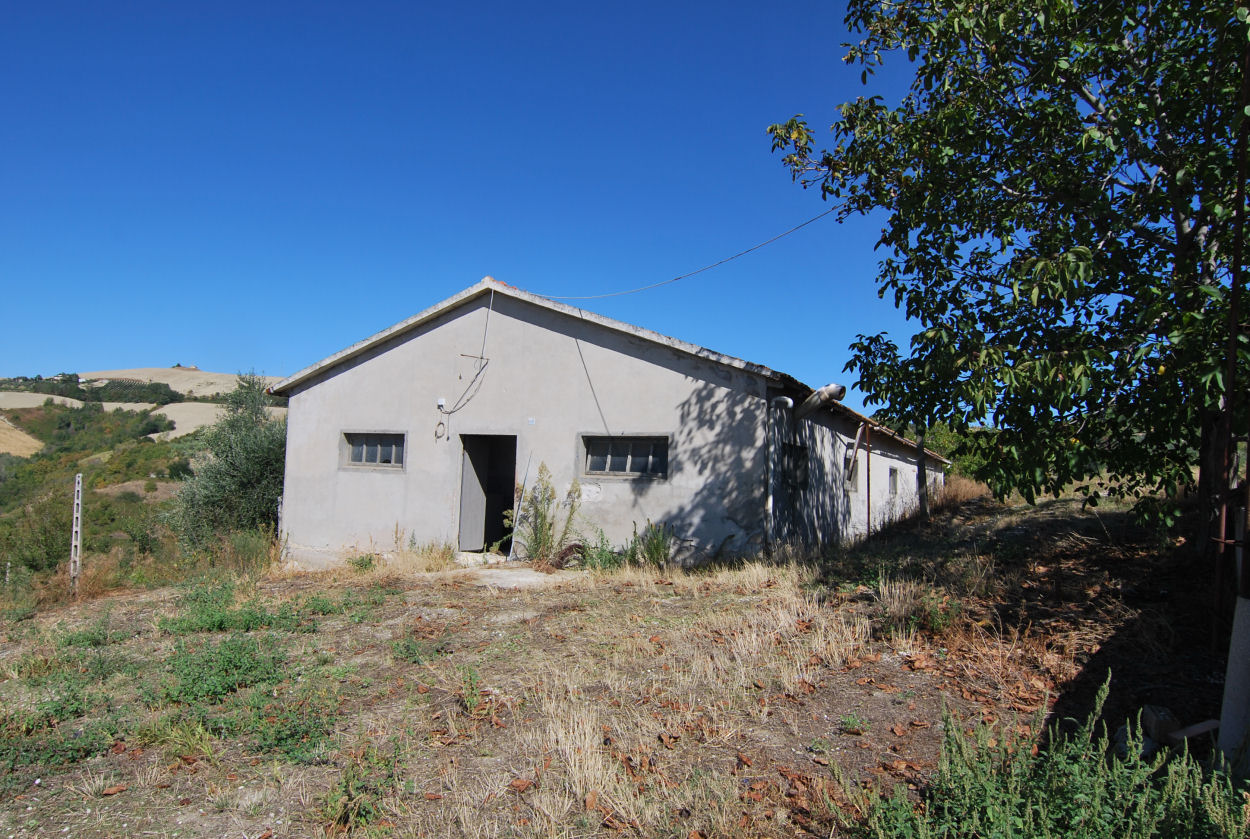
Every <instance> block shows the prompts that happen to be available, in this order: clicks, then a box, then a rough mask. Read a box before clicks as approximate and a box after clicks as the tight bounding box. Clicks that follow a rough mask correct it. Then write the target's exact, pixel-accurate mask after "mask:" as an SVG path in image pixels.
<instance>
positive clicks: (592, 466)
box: [582, 437, 668, 478]
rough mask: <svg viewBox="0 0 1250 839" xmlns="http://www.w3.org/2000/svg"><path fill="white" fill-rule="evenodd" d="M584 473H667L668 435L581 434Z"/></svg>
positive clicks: (642, 475) (661, 475)
mask: <svg viewBox="0 0 1250 839" xmlns="http://www.w3.org/2000/svg"><path fill="white" fill-rule="evenodd" d="M582 439H583V440H584V441H585V444H586V474H587V475H623V476H638V477H647V478H666V477H668V438H667V437H584V438H582Z"/></svg>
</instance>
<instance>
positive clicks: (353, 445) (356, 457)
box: [343, 433, 404, 468]
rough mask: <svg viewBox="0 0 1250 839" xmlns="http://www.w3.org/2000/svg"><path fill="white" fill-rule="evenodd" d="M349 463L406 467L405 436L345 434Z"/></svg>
mask: <svg viewBox="0 0 1250 839" xmlns="http://www.w3.org/2000/svg"><path fill="white" fill-rule="evenodd" d="M343 438H344V440H346V442H347V462H348V463H350V464H352V465H354V466H390V467H396V468H398V467H402V466H403V465H404V435H403V434H350V433H349V434H344V435H343Z"/></svg>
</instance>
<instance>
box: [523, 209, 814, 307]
mask: <svg viewBox="0 0 1250 839" xmlns="http://www.w3.org/2000/svg"><path fill="white" fill-rule="evenodd" d="M837 209H838V208H837V207H830V208H829V209H827V210H825V211H824V212H823V213H820V214H819V215H815V216H812V217H811V218H809V219H808V220H807V221H805V222H803V223H802V224H796V225H795V226H794V227H791V228H790V229H789V230H787V231H786V232H784V233H778V234H777V235H776V236H774V237H773V238H771V239H768V240H767V241H764V242H760V243H759V244H758V245H755V246H753V247H749V248H747V249H746V250H744V251H740V252H738V253H736V254H734V255H733V256H727V257H725V258H724V259H722V260H720V261H719V262H713V263H712V264H711V265H704V266H703V267H702V268H699V269H698V270H696V271H691V272H690V273H689V274H682V275H681V276H680V277H673V278H672V279H671V280H663V281H661V282H658V283H652V284H651V285H644V286H641V287H639V288H631V289H629V290H628V291H610V292H608V293H607V294H584V295H556V294H541V295H539V296H540V297H546V298H547V299H548V300H598V299H600V298H603V297H623V296H624V295H626V294H637V293H638V292H640V291H650V290H651V289H653V288H659V287H660V286H665V285H669V284H670V283H675V282H677V281H678V280H684V279H686V278H688V277H693V276H694V275H695V274H702V273H703V272H704V271H711V270H712V269H713V268H716V267H718V266H721V265H724V264H725V263H726V262H733V261H734V260H735V259H737V258H738V257H740V256H746V255H747V254H749V253H751V252H752V251H757V250H759V249H760V248H762V247H764V246H765V245H771V244H772V243H773V242H776V241H777V240H778V239H784V238H785V237H787V236H789V235H790V234H791V233H794V232H795V231H798V230H802V229H803V228H804V227H807V226H808V225H809V224H811V223H812V222H814V221H819V220H820V219H822V218H824V217H825V216H827V215H829V214H830V213H832V212H833V211H835V210H837Z"/></svg>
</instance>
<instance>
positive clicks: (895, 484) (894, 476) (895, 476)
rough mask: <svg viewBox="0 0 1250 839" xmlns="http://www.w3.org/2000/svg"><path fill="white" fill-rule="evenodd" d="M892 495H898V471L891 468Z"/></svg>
mask: <svg viewBox="0 0 1250 839" xmlns="http://www.w3.org/2000/svg"><path fill="white" fill-rule="evenodd" d="M890 495H898V470H897V469H895V468H894V467H893V466H891V467H890Z"/></svg>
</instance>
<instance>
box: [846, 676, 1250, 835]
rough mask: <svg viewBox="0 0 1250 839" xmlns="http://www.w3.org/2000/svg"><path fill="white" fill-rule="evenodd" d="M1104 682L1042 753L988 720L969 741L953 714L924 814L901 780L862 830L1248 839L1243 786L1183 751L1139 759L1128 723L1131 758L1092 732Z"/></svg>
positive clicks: (872, 809)
mask: <svg viewBox="0 0 1250 839" xmlns="http://www.w3.org/2000/svg"><path fill="white" fill-rule="evenodd" d="M1107 687H1108V686H1107V685H1105V684H1104V685H1103V688H1102V691H1101V692H1100V693H1099V695H1098V701H1097V703H1096V706H1095V709H1094V711H1093V713H1091V714H1090V716H1089V718H1088V720H1086V722H1085V723H1084V724H1083V725H1082V726H1081V727H1080V729H1079V730H1078V731H1077V732H1076V733H1075V734H1072V735H1068V734H1064V733H1062V732H1061V731H1060V730H1059V729H1058V728H1052V729H1051V730H1050V737H1049V745H1048V746H1047V747H1046V748H1045V749H1044V750H1042V751H1039V752H1038V753H1037V754H1034V753H1033V751H1032V748H1031V746H1032V743H1031V742H1029V741H1027V740H1021V739H1020V738H1014V737H1010V736H1003V735H1002V732H1000V731H996V730H995V729H993V728H992V727H990V726H986V725H981V726H979V727H978V728H977V731H976V736H975V738H973V739H969V738H967V737H965V736H964V734H963V733H962V731H961V728H960V726H959V724H958V723H957V721H955V720H954V719H952V718H950V717H949V716H948V717H947V719H946V724H945V727H946V734H945V740H944V742H943V747H942V758H941V761H940V763H939V766H938V772H937V775H936V777H935V778H934V779H933V783H932V785H931V787H930V789H929V792H928V796H927V801H926V803H925V807H924V809H923V811H920V810H917V809H916V808H915V807H914V806H913V805H912V802H911V801H910V800H909V799H908V798H907V794H906V791H905V790H903V788H902V786H901V785H900V786H899V787H896V788H895V795H894V797H892V798H889V799H884V800H877V801H874V802H870V803H869V807H868V817H867V819H866V820H865V821H864V823H863V824H862V825H860V826H859V828H858V830H859V832H860V835H864V836H871V837H878V838H879V839H885V837H895V836H909V837H917V838H918V839H920V838H921V837H948V838H949V839H964V837H967V839H973V838H974V837H985V836H1004V837H1007V836H1021V837H1024V836H1027V837H1056V839H1057V838H1058V837H1067V836H1080V837H1083V839H1085V838H1086V837H1088V838H1089V839H1102V838H1103V837H1105V839H1113V837H1121V836H1137V837H1160V839H1163V838H1164V837H1174V836H1186V837H1234V836H1237V837H1242V836H1245V835H1246V833H1247V829H1248V828H1250V820H1248V816H1247V813H1246V811H1245V809H1244V807H1245V801H1246V798H1245V796H1246V792H1245V786H1244V785H1235V784H1234V783H1233V782H1232V781H1230V780H1229V779H1228V778H1226V777H1224V776H1223V775H1220V774H1218V773H1213V772H1211V771H1210V770H1208V769H1205V768H1203V767H1202V765H1201V764H1199V763H1198V762H1197V761H1196V760H1195V759H1194V758H1193V757H1192V756H1191V755H1190V754H1189V753H1188V752H1185V751H1182V752H1180V753H1179V754H1173V755H1168V754H1160V755H1159V756H1157V757H1154V758H1151V759H1147V758H1144V757H1142V756H1141V748H1140V747H1141V731H1140V727H1139V726H1132V727H1131V735H1130V738H1129V744H1128V749H1127V753H1126V756H1124V757H1119V756H1115V755H1110V754H1109V749H1108V737H1107V734H1106V730H1105V729H1102V730H1101V732H1100V733H1097V734H1096V732H1095V729H1096V723H1095V720H1096V719H1097V718H1098V716H1099V714H1100V713H1101V710H1102V703H1103V701H1104V700H1105V699H1106V696H1107ZM1038 723H1039V724H1040V723H1041V717H1040V716H1039V717H1038Z"/></svg>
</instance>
